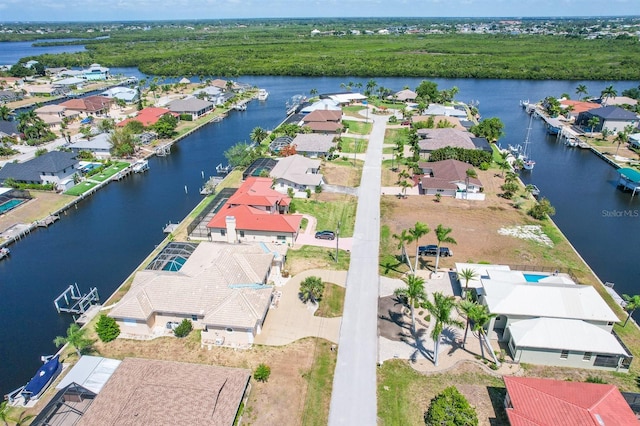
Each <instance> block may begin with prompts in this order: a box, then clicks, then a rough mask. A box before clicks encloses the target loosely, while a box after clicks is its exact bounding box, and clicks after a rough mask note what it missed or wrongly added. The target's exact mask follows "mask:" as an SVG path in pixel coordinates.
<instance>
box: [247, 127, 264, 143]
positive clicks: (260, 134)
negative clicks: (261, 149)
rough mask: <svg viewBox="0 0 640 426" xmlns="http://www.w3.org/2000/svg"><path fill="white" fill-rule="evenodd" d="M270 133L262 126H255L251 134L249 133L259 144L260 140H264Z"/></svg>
mask: <svg viewBox="0 0 640 426" xmlns="http://www.w3.org/2000/svg"><path fill="white" fill-rule="evenodd" d="M267 135H268V132H267V131H266V130H265V129H263V128H262V127H259V126H258V127H254V128H253V130H252V131H251V134H250V135H249V138H250V139H251V140H252V141H253V142H255V143H257V144H259V143H260V142H262V141H263V140H264V139H265V138H266V137H267Z"/></svg>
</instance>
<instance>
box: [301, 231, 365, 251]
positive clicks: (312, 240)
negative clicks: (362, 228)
mask: <svg viewBox="0 0 640 426" xmlns="http://www.w3.org/2000/svg"><path fill="white" fill-rule="evenodd" d="M336 243H337V244H338V248H339V249H341V250H347V251H351V247H352V245H353V238H351V237H349V238H339V239H338V241H336V240H321V239H318V238H316V237H315V235H314V234H298V238H296V242H295V245H296V246H316V247H326V248H333V249H335V248H336Z"/></svg>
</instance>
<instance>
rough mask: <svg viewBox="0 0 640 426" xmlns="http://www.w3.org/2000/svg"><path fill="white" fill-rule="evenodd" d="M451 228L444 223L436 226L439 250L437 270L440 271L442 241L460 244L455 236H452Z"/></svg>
mask: <svg viewBox="0 0 640 426" xmlns="http://www.w3.org/2000/svg"><path fill="white" fill-rule="evenodd" d="M451 231H452V229H451V228H445V227H444V226H442V225H438V226H437V227H436V231H435V232H436V238H437V239H438V251H437V252H436V272H438V264H439V263H440V245H441V244H442V243H447V244H458V243H457V242H456V240H454V239H453V237H450V236H449V234H450V233H451Z"/></svg>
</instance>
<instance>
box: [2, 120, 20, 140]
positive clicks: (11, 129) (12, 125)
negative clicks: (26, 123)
mask: <svg viewBox="0 0 640 426" xmlns="http://www.w3.org/2000/svg"><path fill="white" fill-rule="evenodd" d="M0 134H5V135H8V136H11V135H18V134H20V132H19V131H18V122H17V121H6V120H0Z"/></svg>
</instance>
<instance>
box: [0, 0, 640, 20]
mask: <svg viewBox="0 0 640 426" xmlns="http://www.w3.org/2000/svg"><path fill="white" fill-rule="evenodd" d="M603 15H604V16H628V15H640V0H607V1H602V0H81V1H68V0H0V22H16V21H20V22H24V21H47V22H48V21H90V22H94V21H132V20H135V21H137V20H176V19H243V18H324V17H344V18H351V17H361V18H366V17H566V16H585V17H587V16H603Z"/></svg>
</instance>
